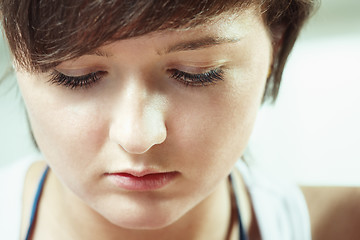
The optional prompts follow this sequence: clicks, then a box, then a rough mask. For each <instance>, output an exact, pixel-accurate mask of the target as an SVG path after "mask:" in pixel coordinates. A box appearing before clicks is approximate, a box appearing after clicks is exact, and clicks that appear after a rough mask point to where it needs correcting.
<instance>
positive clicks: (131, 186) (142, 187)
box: [106, 172, 178, 191]
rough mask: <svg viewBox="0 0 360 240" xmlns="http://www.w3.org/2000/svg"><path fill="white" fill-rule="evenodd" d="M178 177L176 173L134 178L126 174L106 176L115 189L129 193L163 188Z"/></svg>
mask: <svg viewBox="0 0 360 240" xmlns="http://www.w3.org/2000/svg"><path fill="white" fill-rule="evenodd" d="M177 175H178V172H166V173H155V174H147V175H144V176H142V177H136V176H133V175H131V174H126V173H115V174H107V175H106V176H107V177H109V179H110V180H111V181H112V182H113V183H115V185H116V186H117V187H120V188H123V189H125V190H129V191H152V190H157V189H160V188H163V187H165V186H166V185H168V184H169V183H170V182H171V181H172V180H174V178H175V177H176V176H177Z"/></svg>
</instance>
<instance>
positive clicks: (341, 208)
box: [301, 186, 360, 240]
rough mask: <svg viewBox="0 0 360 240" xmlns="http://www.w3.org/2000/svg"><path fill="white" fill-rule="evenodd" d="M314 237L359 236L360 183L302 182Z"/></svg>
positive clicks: (316, 239)
mask: <svg viewBox="0 0 360 240" xmlns="http://www.w3.org/2000/svg"><path fill="white" fill-rule="evenodd" d="M301 190H302V192H303V193H304V196H305V199H306V202H307V205H308V208H309V214H310V220H311V228H312V237H313V240H325V239H326V240H332V239H334V240H335V239H360V228H359V226H360V187H346V186H343V187H335V186H334V187H332V186H303V187H301Z"/></svg>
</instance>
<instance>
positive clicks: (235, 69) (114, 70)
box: [17, 10, 272, 229]
mask: <svg viewBox="0 0 360 240" xmlns="http://www.w3.org/2000/svg"><path fill="white" fill-rule="evenodd" d="M85 44H86V43H85ZM271 59H272V47H271V40H270V37H269V36H268V33H267V30H266V27H265V26H264V24H263V22H262V19H261V17H260V16H258V15H257V14H256V13H255V12H254V11H250V10H249V11H244V12H243V13H241V14H239V15H238V16H237V17H236V18H235V17H234V16H232V15H226V14H224V15H221V16H220V17H219V18H217V19H214V20H213V21H212V22H211V23H207V24H206V25H201V26H198V27H196V28H192V29H187V30H186V29H185V30H184V29H183V30H176V31H175V30H172V31H170V30H169V31H161V32H156V33H151V34H147V35H143V36H140V37H137V38H132V39H126V40H121V41H117V42H114V43H111V44H108V45H105V46H102V47H101V48H99V49H97V50H96V51H94V52H92V53H90V54H89V55H84V56H82V57H80V58H78V59H74V60H71V61H66V62H63V63H61V64H60V65H59V66H57V67H56V68H55V71H56V73H54V74H53V75H52V76H50V74H51V72H50V73H46V74H31V73H27V72H24V71H21V70H19V71H17V76H18V83H19V86H20V89H21V92H22V94H23V98H24V101H25V104H26V107H27V110H28V114H29V117H30V122H31V126H32V130H33V133H34V135H35V138H36V140H37V143H38V145H39V147H40V149H41V151H42V153H43V155H44V157H45V159H46V161H47V162H48V164H49V165H50V167H51V169H52V170H53V172H54V174H55V175H56V176H57V177H58V179H60V181H61V182H62V183H63V184H64V186H66V187H67V188H69V189H70V190H71V191H72V192H73V193H75V195H77V196H78V197H79V198H80V199H82V200H83V201H84V202H85V203H87V205H89V206H90V207H91V208H93V209H95V211H96V212H97V213H99V214H100V215H102V216H103V217H105V218H106V219H108V220H109V221H111V222H112V223H114V224H116V225H118V226H122V227H125V228H135V229H138V228H148V229H155V228H160V227H164V226H167V225H169V224H171V223H173V222H175V221H176V220H177V219H179V218H181V217H182V216H184V215H185V214H186V213H187V212H189V211H190V210H191V209H193V208H194V207H195V206H197V205H198V204H199V203H200V202H202V201H204V200H206V199H208V198H209V197H210V196H211V194H213V193H214V192H216V191H215V190H216V189H217V187H218V186H219V185H220V184H221V183H224V181H226V179H227V176H228V174H229V173H230V172H231V170H232V168H233V166H234V164H235V162H236V161H237V160H238V159H239V157H240V156H241V155H242V153H243V150H244V148H245V147H246V145H247V142H248V138H249V135H250V132H251V129H252V126H253V123H254V120H255V116H256V113H257V110H258V107H259V105H260V103H261V99H262V95H263V91H264V85H265V81H266V78H267V74H268V69H269V66H270V65H271ZM63 75H67V76H70V77H66V76H63ZM84 75H88V76H87V77H84ZM79 76H80V77H79ZM50 79H51V80H50ZM49 80H50V82H49ZM56 81H57V82H56ZM51 82H52V83H53V84H51ZM64 85H65V86H64ZM81 85H82V87H81Z"/></svg>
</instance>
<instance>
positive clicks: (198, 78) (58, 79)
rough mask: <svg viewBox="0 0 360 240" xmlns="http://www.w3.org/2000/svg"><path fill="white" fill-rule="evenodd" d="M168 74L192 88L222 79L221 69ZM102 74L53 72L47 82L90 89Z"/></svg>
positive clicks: (178, 71) (173, 71)
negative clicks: (195, 72)
mask: <svg viewBox="0 0 360 240" xmlns="http://www.w3.org/2000/svg"><path fill="white" fill-rule="evenodd" d="M169 72H170V74H171V75H170V78H173V79H175V80H177V81H179V82H180V83H181V84H184V85H185V86H193V87H201V86H203V87H204V86H208V85H212V84H216V82H218V81H222V80H223V77H224V72H223V70H222V69H221V68H216V69H212V70H210V71H208V72H205V73H197V74H191V73H187V72H183V71H180V70H177V69H172V70H169ZM104 74H105V72H102V71H98V72H93V73H89V74H86V75H83V76H77V77H73V76H67V75H65V74H63V73H60V72H58V71H56V70H54V71H53V72H52V73H51V74H50V80H49V82H50V83H51V84H56V85H62V86H65V87H67V88H70V89H77V88H90V87H92V86H93V85H94V84H95V83H97V82H98V81H99V80H101V78H102V76H103V75H104Z"/></svg>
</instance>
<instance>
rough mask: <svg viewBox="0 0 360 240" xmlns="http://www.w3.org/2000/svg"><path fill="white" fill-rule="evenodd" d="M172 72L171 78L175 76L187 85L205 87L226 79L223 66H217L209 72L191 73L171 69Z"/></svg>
mask: <svg viewBox="0 0 360 240" xmlns="http://www.w3.org/2000/svg"><path fill="white" fill-rule="evenodd" d="M171 72H172V75H171V78H174V79H175V80H177V81H179V82H180V83H182V84H184V85H185V86H193V87H205V86H208V85H212V84H216V82H218V81H222V80H224V71H223V70H222V69H221V68H215V69H212V70H210V71H208V72H205V73H197V74H191V73H187V72H183V71H180V70H177V69H174V70H171Z"/></svg>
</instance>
